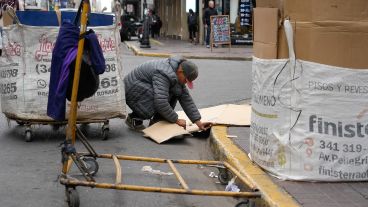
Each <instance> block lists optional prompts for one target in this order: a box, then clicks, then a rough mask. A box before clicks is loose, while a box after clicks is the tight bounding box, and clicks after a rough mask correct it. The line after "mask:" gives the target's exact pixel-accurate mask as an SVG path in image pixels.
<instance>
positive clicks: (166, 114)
mask: <svg viewBox="0 0 368 207" xmlns="http://www.w3.org/2000/svg"><path fill="white" fill-rule="evenodd" d="M152 85H153V93H154V107H155V110H156V112H158V113H159V114H160V115H161V116H162V117H163V118H165V119H166V120H167V121H169V122H171V123H175V122H176V120H177V119H178V114H177V113H176V112H175V111H174V109H172V108H171V106H170V103H169V90H170V80H169V78H168V77H167V76H165V75H163V74H161V73H160V72H157V73H155V74H154V75H153V78H152Z"/></svg>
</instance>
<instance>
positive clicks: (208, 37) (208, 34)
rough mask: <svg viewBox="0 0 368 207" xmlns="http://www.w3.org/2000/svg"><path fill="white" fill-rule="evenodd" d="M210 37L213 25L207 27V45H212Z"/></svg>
mask: <svg viewBox="0 0 368 207" xmlns="http://www.w3.org/2000/svg"><path fill="white" fill-rule="evenodd" d="M210 37H211V25H207V32H206V45H210Z"/></svg>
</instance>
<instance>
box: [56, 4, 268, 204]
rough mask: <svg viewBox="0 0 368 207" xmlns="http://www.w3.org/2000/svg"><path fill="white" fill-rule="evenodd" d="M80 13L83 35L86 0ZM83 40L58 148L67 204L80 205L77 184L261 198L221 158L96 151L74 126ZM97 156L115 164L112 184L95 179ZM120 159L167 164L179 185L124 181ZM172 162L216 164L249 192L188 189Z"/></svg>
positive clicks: (223, 180)
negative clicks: (79, 176)
mask: <svg viewBox="0 0 368 207" xmlns="http://www.w3.org/2000/svg"><path fill="white" fill-rule="evenodd" d="M81 4H83V6H82V15H81V31H80V34H81V35H82V34H83V33H84V32H85V31H86V23H87V18H88V9H89V0H83V1H82V2H81ZM83 45H84V39H80V40H79V44H78V53H77V60H76V68H75V74H74V81H73V90H72V100H71V106H70V117H69V119H68V127H67V133H66V140H65V141H64V143H63V147H62V149H61V152H62V164H63V168H62V172H61V175H60V177H59V179H60V183H61V184H62V185H64V186H65V192H66V198H67V203H68V206H69V207H79V203H80V201H79V195H78V192H77V190H76V187H77V186H81V187H91V188H104V189H115V190H128V191H142V192H155V193H174V194H188V195H202V196H227V197H239V198H247V199H254V198H260V197H261V194H260V192H258V191H257V189H256V187H255V186H254V185H253V184H252V183H251V182H250V181H249V180H248V179H247V178H245V177H244V176H243V175H242V174H241V173H239V171H238V170H236V169H235V168H234V167H233V166H231V165H230V164H229V163H227V162H220V161H205V160H171V159H159V158H150V157H136V156H127V155H113V154H98V153H96V151H95V150H94V149H93V147H92V146H91V144H90V143H89V142H88V140H87V138H86V137H85V136H84V135H83V133H82V132H81V131H80V130H79V129H78V128H77V127H76V117H77V93H78V84H79V76H80V65H81V57H82V53H83ZM76 138H78V139H79V140H80V142H81V143H82V144H83V145H84V146H85V148H86V149H87V151H88V152H85V153H80V152H77V150H76V148H75V147H74V144H75V141H76ZM97 158H101V159H102V158H103V159H112V160H113V162H114V164H115V167H116V177H115V182H114V183H101V182H97V181H96V180H95V178H94V175H95V174H96V173H97V172H98V169H99V165H98V162H97ZM119 160H130V161H142V162H156V163H167V164H168V165H169V166H170V168H171V170H172V171H173V173H174V174H175V176H176V178H177V179H178V181H179V183H180V185H181V188H163V187H148V186H138V185H128V184H124V183H123V181H122V168H121V165H120V162H119ZM72 163H74V164H75V165H76V166H77V167H78V169H79V170H80V172H81V173H82V175H83V177H84V178H85V180H78V179H76V178H73V177H71V176H69V175H68V172H69V171H70V169H71V166H72ZM175 164H185V165H189V164H192V165H193V164H200V165H205V166H209V167H216V168H218V169H219V172H220V173H219V180H220V182H221V183H223V184H226V183H227V182H228V181H229V180H230V179H231V177H232V175H234V176H237V178H238V179H239V180H240V181H241V182H243V183H244V184H246V185H247V186H248V187H249V188H250V189H251V190H252V191H251V192H228V191H209V190H196V189H191V188H190V186H188V184H187V182H186V181H185V180H184V179H183V177H182V176H181V174H180V173H179V171H178V169H177V168H176V166H175ZM242 204H244V202H241V203H239V204H238V205H237V206H240V205H242Z"/></svg>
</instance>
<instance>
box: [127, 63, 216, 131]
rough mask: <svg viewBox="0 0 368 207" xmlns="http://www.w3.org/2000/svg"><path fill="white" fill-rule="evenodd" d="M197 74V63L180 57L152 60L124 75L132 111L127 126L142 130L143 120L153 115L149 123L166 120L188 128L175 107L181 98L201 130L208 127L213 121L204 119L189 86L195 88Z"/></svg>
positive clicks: (180, 101)
mask: <svg viewBox="0 0 368 207" xmlns="http://www.w3.org/2000/svg"><path fill="white" fill-rule="evenodd" d="M197 77H198V68H197V66H196V65H195V64H194V63H193V62H191V61H189V60H186V59H183V58H181V57H171V58H167V59H161V60H152V61H148V62H145V63H143V64H141V65H139V66H138V67H136V68H135V69H134V70H133V71H132V72H130V73H129V74H127V75H126V76H125V78H124V86H125V97H126V103H127V105H128V106H129V107H130V108H131V109H132V111H133V112H132V113H130V114H128V117H127V119H126V121H125V123H126V124H127V126H128V127H129V128H131V129H134V130H142V129H144V125H143V120H146V119H150V125H152V124H154V123H156V122H158V121H160V120H166V121H168V122H170V123H176V124H177V125H179V126H181V127H184V128H185V127H186V121H185V120H184V119H179V117H178V114H177V113H176V112H175V110H174V109H175V105H176V103H177V102H178V101H179V103H180V105H181V106H182V108H183V110H184V112H185V113H186V115H187V116H188V117H189V119H190V120H191V122H192V123H195V124H196V125H197V126H198V127H199V129H200V130H206V129H207V128H209V127H210V125H211V124H210V123H202V122H201V114H200V113H199V111H198V109H197V107H196V105H195V103H194V101H193V99H192V97H191V96H190V94H189V91H188V89H187V87H188V88H190V89H191V88H193V83H192V81H194V80H195V79H196V78H197ZM186 85H187V86H186Z"/></svg>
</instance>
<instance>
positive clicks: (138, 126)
mask: <svg viewBox="0 0 368 207" xmlns="http://www.w3.org/2000/svg"><path fill="white" fill-rule="evenodd" d="M125 124H126V125H127V126H128V127H129V128H130V129H132V130H137V131H142V130H143V129H145V127H144V125H143V120H140V119H136V118H132V117H130V116H129V115H128V117H127V118H126V120H125Z"/></svg>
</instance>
